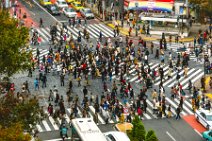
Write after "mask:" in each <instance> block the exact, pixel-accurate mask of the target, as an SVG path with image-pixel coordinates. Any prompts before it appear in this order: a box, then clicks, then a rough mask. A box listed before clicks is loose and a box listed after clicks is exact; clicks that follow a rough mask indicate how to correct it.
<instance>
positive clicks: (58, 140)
mask: <svg viewBox="0 0 212 141" xmlns="http://www.w3.org/2000/svg"><path fill="white" fill-rule="evenodd" d="M70 139H71V138H70V137H68V138H65V140H70ZM44 141H62V138H58V139H51V140H44Z"/></svg>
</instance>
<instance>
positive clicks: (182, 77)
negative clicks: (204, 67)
mask: <svg viewBox="0 0 212 141" xmlns="http://www.w3.org/2000/svg"><path fill="white" fill-rule="evenodd" d="M193 71H195V69H194V68H193V69H190V70H189V71H188V75H189V74H190V73H192V72H193ZM183 79H185V76H181V78H180V79H179V82H180V81H182V80H183ZM173 86H174V83H171V84H170V85H169V86H168V87H173Z"/></svg>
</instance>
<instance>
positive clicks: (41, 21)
mask: <svg viewBox="0 0 212 141" xmlns="http://www.w3.org/2000/svg"><path fill="white" fill-rule="evenodd" d="M41 27H44V26H43V19H42V18H40V28H41Z"/></svg>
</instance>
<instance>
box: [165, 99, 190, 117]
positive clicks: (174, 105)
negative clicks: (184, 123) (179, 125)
mask: <svg viewBox="0 0 212 141" xmlns="http://www.w3.org/2000/svg"><path fill="white" fill-rule="evenodd" d="M166 100H167V101H168V102H169V104H171V105H172V106H173V107H174V108H176V109H177V107H178V106H177V105H176V104H175V103H174V102H172V101H171V100H170V99H169V98H168V97H166ZM181 113H182V114H183V115H184V116H185V115H186V113H185V112H184V111H182V112H181Z"/></svg>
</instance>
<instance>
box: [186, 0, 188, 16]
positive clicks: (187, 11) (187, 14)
mask: <svg viewBox="0 0 212 141" xmlns="http://www.w3.org/2000/svg"><path fill="white" fill-rule="evenodd" d="M186 18H187V19H188V0H186Z"/></svg>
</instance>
